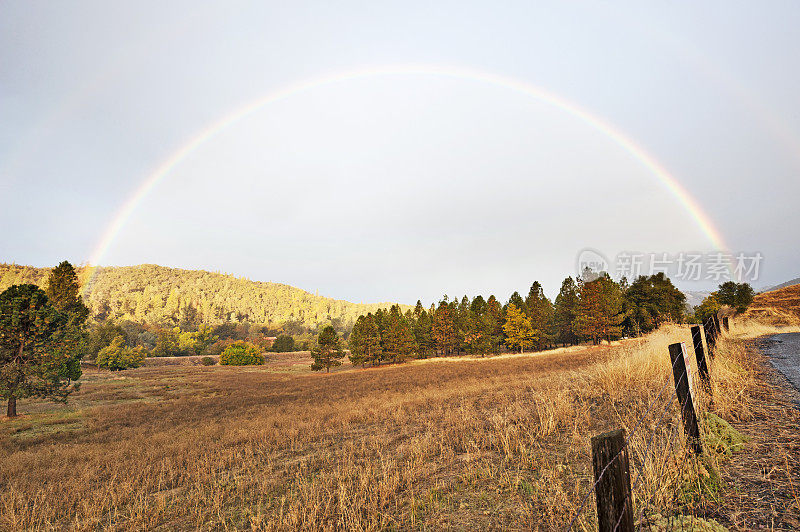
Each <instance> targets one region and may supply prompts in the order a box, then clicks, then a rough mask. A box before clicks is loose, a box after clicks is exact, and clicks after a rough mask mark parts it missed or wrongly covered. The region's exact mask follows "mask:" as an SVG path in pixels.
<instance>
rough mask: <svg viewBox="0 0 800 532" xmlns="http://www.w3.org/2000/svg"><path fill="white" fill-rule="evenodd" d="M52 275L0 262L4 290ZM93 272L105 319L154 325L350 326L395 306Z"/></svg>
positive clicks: (240, 283) (91, 298)
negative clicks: (237, 323)
mask: <svg viewBox="0 0 800 532" xmlns="http://www.w3.org/2000/svg"><path fill="white" fill-rule="evenodd" d="M49 272H50V269H49V268H34V267H31V266H18V265H14V264H0V290H5V289H6V288H7V287H9V286H11V285H13V284H19V283H33V284H38V285H40V286H41V285H43V284H44V283H45V282H46V279H47V276H48V274H49ZM90 273H91V272H90V270H89V269H87V268H81V269H79V276H80V277H81V279H82V280H83V282H84V283H88V284H86V291H85V292H86V293H85V295H84V299H85V300H86V303H87V305H88V306H89V308H90V309H91V311H92V315H93V316H94V317H95V318H97V319H100V320H103V319H107V318H115V319H130V320H133V321H137V322H140V323H147V324H153V325H170V324H178V323H181V322H186V321H189V322H194V323H207V324H212V325H213V324H220V323H224V322H249V323H256V324H261V325H277V324H281V323H286V322H296V323H298V324H300V325H303V326H306V327H310V328H315V327H316V326H318V325H320V324H323V323H327V322H329V321H335V322H337V323H338V324H340V325H341V326H344V327H347V326H349V324H351V323H352V322H354V321H355V319H356V318H357V317H358V316H359V315H360V314H365V313H367V312H373V311H375V310H376V309H378V308H379V307H388V306H389V305H390V303H374V304H360V303H350V302H349V301H343V300H338V299H332V298H329V297H322V296H317V295H314V294H311V293H309V292H306V291H305V290H301V289H300V288H295V287H293V286H289V285H285V284H279V283H266V282H259V281H251V280H249V279H245V278H240V277H235V276H233V275H226V274H222V273H213V272H207V271H203V270H183V269H178V268H167V267H164V266H157V265H153V264H143V265H139V266H125V267H109V268H104V267H100V268H97V270H96V271H95V273H94V275H93V276H92V277H91V279H89V277H90Z"/></svg>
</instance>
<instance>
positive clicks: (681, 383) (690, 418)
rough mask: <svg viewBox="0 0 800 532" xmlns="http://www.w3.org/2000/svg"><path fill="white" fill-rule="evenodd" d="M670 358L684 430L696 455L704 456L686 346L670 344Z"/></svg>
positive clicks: (681, 343)
mask: <svg viewBox="0 0 800 532" xmlns="http://www.w3.org/2000/svg"><path fill="white" fill-rule="evenodd" d="M669 358H670V360H671V361H672V375H673V376H674V377H675V393H676V394H677V396H678V402H679V403H680V404H681V416H682V417H683V429H684V431H685V432H686V438H687V439H688V440H689V444H690V445H691V446H692V450H693V451H694V452H695V454H702V452H703V446H702V444H701V443H700V427H698V426H697V414H695V411H694V402H693V401H692V387H691V385H692V374H691V372H690V367H691V366H689V364H688V360H687V356H686V345H685V344H684V343H683V342H680V343H677V344H670V346H669Z"/></svg>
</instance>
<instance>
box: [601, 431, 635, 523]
mask: <svg viewBox="0 0 800 532" xmlns="http://www.w3.org/2000/svg"><path fill="white" fill-rule="evenodd" d="M592 466H593V467H594V482H595V490H594V491H595V496H596V497H597V526H598V529H599V531H600V532H612V531H613V530H622V531H626V532H627V531H632V530H633V501H632V499H631V474H630V470H629V469H628V447H627V444H626V443H625V430H624V429H617V430H612V431H611V432H606V433H603V434H599V435H597V436H595V437H594V438H592Z"/></svg>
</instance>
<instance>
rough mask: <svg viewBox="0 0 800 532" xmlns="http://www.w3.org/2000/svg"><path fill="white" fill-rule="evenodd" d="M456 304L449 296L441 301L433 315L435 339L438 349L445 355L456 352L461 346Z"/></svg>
mask: <svg viewBox="0 0 800 532" xmlns="http://www.w3.org/2000/svg"><path fill="white" fill-rule="evenodd" d="M454 306H455V305H453V304H451V303H448V301H447V298H444V299H443V300H442V301H440V302H439V306H438V307H437V308H436V312H435V313H434V315H433V340H434V343H435V345H436V350H437V351H438V352H439V353H440V354H442V355H444V356H447V355H451V354H454V353H455V352H456V351H457V350H458V348H459V341H458V324H457V322H456V309H455V308H454Z"/></svg>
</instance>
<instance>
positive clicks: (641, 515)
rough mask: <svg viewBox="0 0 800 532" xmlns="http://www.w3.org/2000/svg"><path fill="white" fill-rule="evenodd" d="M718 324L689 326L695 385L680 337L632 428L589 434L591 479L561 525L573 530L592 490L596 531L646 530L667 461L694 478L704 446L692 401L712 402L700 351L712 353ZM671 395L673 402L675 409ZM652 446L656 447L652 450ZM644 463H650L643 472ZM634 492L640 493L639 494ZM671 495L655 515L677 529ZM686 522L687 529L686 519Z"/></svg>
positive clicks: (676, 471) (676, 472) (716, 321)
mask: <svg viewBox="0 0 800 532" xmlns="http://www.w3.org/2000/svg"><path fill="white" fill-rule="evenodd" d="M720 325H721V324H720V320H719V319H718V318H717V319H714V318H713V317H709V318H707V319H706V320H705V321H704V323H703V327H702V330H701V327H700V326H692V327H691V335H692V347H693V348H694V353H695V358H696V364H697V372H698V375H699V377H700V381H699V383H698V384H699V385H698V386H694V384H695V382H694V381H693V379H692V372H691V365H690V360H689V354H688V351H687V350H686V345H685V344H684V343H683V342H680V343H675V344H671V345H670V346H669V349H668V351H669V355H670V361H671V366H672V376H671V377H672V378H670V376H666V378H665V382H664V384H663V385H662V386H661V388H660V389H659V391H658V393H657V395H656V396H655V398H653V400H652V401H650V402H649V404H648V405H647V407H646V408H645V411H644V413H643V414H642V415H641V416H639V418H638V419H637V420H636V422H635V424H634V426H633V428H632V429H631V430H630V431H626V429H624V428H619V429H616V430H612V431H610V432H606V433H603V434H599V435H597V436H595V437H593V438H592V442H591V443H592V465H593V470H594V482H593V483H592V485H591V487H590V489H589V490H588V492H587V493H586V495H585V496H584V497H583V498H582V500H581V503H580V504H579V505H578V507H577V510H576V511H575V513H574V515H573V516H572V518H571V519H570V521H569V523H568V524H567V526H566V528H565V530H573V527H574V526H575V525H576V523H578V522H579V519H580V518H581V517H583V516H585V513H586V511H587V510H588V508H589V507H590V505H589V504H588V503H589V499H590V498H591V496H592V494H594V495H595V500H596V510H597V525H598V529H599V530H600V532H607V531H608V532H616V531H617V530H620V531H624V532H628V531H634V530H642V529H649V528H651V527H653V526H654V525H655V524H656V523H654V522H653V521H651V516H650V515H649V514H648V512H647V510H648V509H652V508H653V507H654V506H655V504H656V499H657V496H658V490H659V486H660V485H663V484H664V482H662V481H663V479H664V477H665V476H666V475H667V473H668V464H670V463H672V464H673V465H674V466H676V467H674V468H673V470H672V474H673V475H674V476H675V477H676V478H675V480H678V479H679V478H680V475H681V474H685V473H686V472H687V467H688V468H690V469H691V470H693V472H694V473H695V478H699V477H700V474H701V467H702V465H701V463H700V461H701V460H702V459H703V456H704V450H703V444H702V438H701V433H700V425H699V423H698V419H699V418H698V416H697V412H696V410H695V405H696V404H699V406H704V402H705V401H709V402H713V396H712V393H711V376H710V373H709V370H708V365H709V364H708V360H707V358H706V355H708V357H709V358H713V356H714V349H715V347H716V343H717V339H718V337H719V335H720V334H721V333H722V327H721V326H720ZM722 326H723V327H724V328H725V330H728V328H729V323H728V319H727V318H725V319H724V320H723V321H722ZM704 335H705V347H704V345H703V336H704ZM671 382H674V387H673V390H672V393H671V394H670V395H669V396H668V397H666V399H662V396H664V395H665V393H664V392H665V391H666V390H667V387H668V386H669V385H670V383H671ZM701 391H702V393H700V392H701ZM676 398H677V399H678V405H677V406H678V407H679V408H677V409H676V408H675V407H676V403H675V399H676ZM698 400H699V403H698ZM670 410H672V413H671V414H670ZM676 410H677V411H678V412H676ZM668 414H670V415H668ZM676 414H678V415H676ZM655 415H658V417H657V418H656V421H655V423H654V425H652V428H650V429H649V431H646V432H644V433H643V432H642V431H643V427H645V421H646V420H648V419H653V416H655ZM681 426H682V427H683V429H684V433H685V437H684V438H683V439H682V440H681V439H676V436H677V434H678V432H680V428H681ZM638 441H641V443H642V444H643V447H644V449H643V451H641V452H640V450H639V449H637V446H636V445H631V443H632V442H638ZM676 442H677V445H676ZM654 446H655V447H654ZM656 447H658V448H657V449H656ZM629 451H632V454H633V463H634V466H635V468H636V476H635V477H634V479H633V482H631V475H630V465H629V464H630V458H629V455H628V453H629ZM651 451H652V454H651ZM658 451H661V452H660V453H659V454H657V452H658ZM648 462H650V466H651V468H650V473H649V474H648V472H647V466H648ZM640 491H641V492H643V493H641V494H640V493H639V492H640ZM672 495H673V496H671V497H666V498H662V499H663V500H662V501H661V503H662V505H663V504H665V503H666V504H670V503H672V504H673V507H662V508H661V511H662V512H665V513H669V515H668V516H663V515H660V514H659V517H660V518H661V519H662V520H663V519H667V520H668V521H670V523H669V526H670V529H682V528H683V526H684V524H685V523H686V521H685V519H684V517H683V516H681V515H680V514H679V513H678V512H676V510H678V509H679V508H676V507H674V503H675V497H674V494H672ZM697 496H698V497H699V498H703V497H704V496H705V494H704V490H703V489H702V487H701V488H700V489H698V492H697ZM634 506H638V512H634ZM676 513H677V514H678V515H677V517H674V516H673V514H676ZM634 516H636V518H634ZM584 522H585V521H584ZM676 525H677V526H678V527H680V528H677V527H676ZM689 527H690V528H691V524H689Z"/></svg>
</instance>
